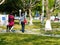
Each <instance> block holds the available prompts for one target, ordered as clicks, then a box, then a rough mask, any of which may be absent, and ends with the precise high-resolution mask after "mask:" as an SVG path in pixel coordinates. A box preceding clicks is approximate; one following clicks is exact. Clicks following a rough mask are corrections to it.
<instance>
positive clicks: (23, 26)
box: [21, 22, 25, 33]
mask: <svg viewBox="0 0 60 45" xmlns="http://www.w3.org/2000/svg"><path fill="white" fill-rule="evenodd" d="M21 26H22V32H23V33H24V28H25V25H24V23H23V22H21Z"/></svg>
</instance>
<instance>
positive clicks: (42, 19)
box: [41, 0, 44, 24]
mask: <svg viewBox="0 0 60 45" xmlns="http://www.w3.org/2000/svg"><path fill="white" fill-rule="evenodd" d="M41 23H42V24H43V23H44V0H42V15H41Z"/></svg>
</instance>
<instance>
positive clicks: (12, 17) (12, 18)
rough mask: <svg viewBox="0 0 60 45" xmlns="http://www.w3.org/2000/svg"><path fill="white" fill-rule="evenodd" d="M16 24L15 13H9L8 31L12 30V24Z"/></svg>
mask: <svg viewBox="0 0 60 45" xmlns="http://www.w3.org/2000/svg"><path fill="white" fill-rule="evenodd" d="M13 25H14V16H13V14H12V13H11V14H9V16H8V25H7V30H6V31H7V32H10V29H11V28H12V26H13Z"/></svg>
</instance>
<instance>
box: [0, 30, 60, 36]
mask: <svg viewBox="0 0 60 45" xmlns="http://www.w3.org/2000/svg"><path fill="white" fill-rule="evenodd" d="M0 33H7V32H6V30H0ZM10 33H20V34H34V35H38V36H48V37H60V35H57V34H56V35H54V34H42V33H40V32H34V31H31V30H25V32H24V33H22V31H20V30H12V31H11V32H10Z"/></svg>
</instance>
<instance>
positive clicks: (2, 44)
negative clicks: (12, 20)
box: [0, 33, 60, 45]
mask: <svg viewBox="0 0 60 45" xmlns="http://www.w3.org/2000/svg"><path fill="white" fill-rule="evenodd" d="M0 45H60V38H55V37H46V36H39V35H32V34H17V33H2V34H1V33H0Z"/></svg>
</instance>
